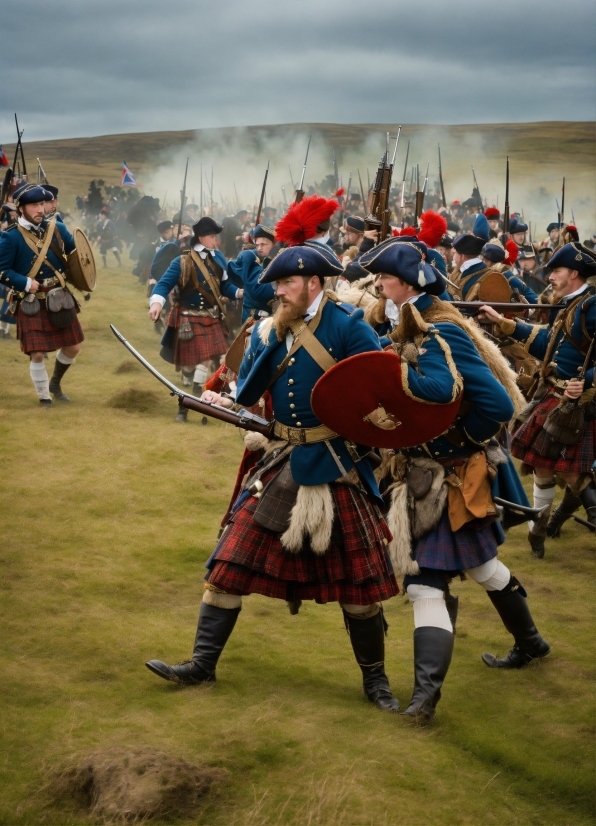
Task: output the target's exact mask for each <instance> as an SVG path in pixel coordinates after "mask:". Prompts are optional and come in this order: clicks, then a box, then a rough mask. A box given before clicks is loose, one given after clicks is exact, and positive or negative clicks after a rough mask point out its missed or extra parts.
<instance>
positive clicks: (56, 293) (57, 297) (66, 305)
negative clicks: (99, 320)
mask: <svg viewBox="0 0 596 826" xmlns="http://www.w3.org/2000/svg"><path fill="white" fill-rule="evenodd" d="M46 307H47V308H48V315H49V318H50V322H51V323H52V325H53V326H54V327H57V328H58V329H60V328H62V327H68V325H69V324H70V323H71V322H72V321H73V320H74V319H75V318H76V312H75V300H74V296H73V295H72V294H71V293H70V292H69V291H68V290H66V289H65V288H64V287H55V288H54V289H53V290H50V291H49V292H48V293H46Z"/></svg>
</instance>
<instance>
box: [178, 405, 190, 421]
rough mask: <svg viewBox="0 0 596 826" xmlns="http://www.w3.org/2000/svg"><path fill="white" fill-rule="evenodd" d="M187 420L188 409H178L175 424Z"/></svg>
mask: <svg viewBox="0 0 596 826" xmlns="http://www.w3.org/2000/svg"><path fill="white" fill-rule="evenodd" d="M187 419H188V407H179V408H178V415H177V416H176V421H177V422H185V421H187Z"/></svg>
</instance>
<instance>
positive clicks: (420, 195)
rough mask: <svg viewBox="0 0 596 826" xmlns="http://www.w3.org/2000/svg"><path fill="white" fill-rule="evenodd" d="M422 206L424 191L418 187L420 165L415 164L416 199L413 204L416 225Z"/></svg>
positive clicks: (415, 224) (416, 224)
mask: <svg viewBox="0 0 596 826" xmlns="http://www.w3.org/2000/svg"><path fill="white" fill-rule="evenodd" d="M423 206H424V192H422V190H421V189H420V166H419V165H418V164H416V201H415V204H414V226H415V227H417V226H418V219H419V218H420V216H421V215H422V209H423Z"/></svg>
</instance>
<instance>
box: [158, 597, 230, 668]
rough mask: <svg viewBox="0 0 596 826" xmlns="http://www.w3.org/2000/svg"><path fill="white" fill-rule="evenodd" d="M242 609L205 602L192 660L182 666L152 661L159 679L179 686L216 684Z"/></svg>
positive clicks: (180, 664) (200, 616) (202, 607)
mask: <svg viewBox="0 0 596 826" xmlns="http://www.w3.org/2000/svg"><path fill="white" fill-rule="evenodd" d="M240 610H241V609H240V608H217V607H216V606H215V605H207V604H206V603H205V602H202V603H201V610H200V612H199V625H198V627H197V635H196V637H195V645H194V649H193V652H192V659H190V660H188V661H187V662H183V663H178V665H166V663H162V662H161V660H149V662H147V663H145V665H146V666H147V668H148V669H149V671H153V673H154V674H157V676H158V677H163V679H164V680H170V681H171V682H173V683H178V685H198V684H199V683H214V682H215V667H216V665H217V661H218V660H219V656H220V654H221V652H222V651H223V650H224V646H225V644H226V643H227V641H228V639H229V637H230V634H231V633H232V631H233V630H234V626H235V625H236V620H237V619H238V614H239V613H240Z"/></svg>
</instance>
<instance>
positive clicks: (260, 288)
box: [228, 249, 275, 323]
mask: <svg viewBox="0 0 596 826" xmlns="http://www.w3.org/2000/svg"><path fill="white" fill-rule="evenodd" d="M271 260H272V259H270V258H265V259H263V260H262V259H260V258H259V256H258V254H257V251H256V250H254V249H252V250H243V251H242V252H241V253H240V255H239V256H238V257H237V258H236V259H235V260H234V261H228V274H229V275H231V276H235V277H236V278H237V279H239V280H240V281H241V283H242V284H243V286H244V297H243V303H242V323H244V322H245V321H246V319H247V318H248V317H249V316H250V315H253V316H255V317H259V314H263V315H270V314H271V302H272V301H273V299H274V298H275V287H274V286H273V285H272V284H260V283H259V278H260V277H261V275H262V274H263V269H264V268H265V267H266V266H267V264H268V263H269V262H270V261H271Z"/></svg>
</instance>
